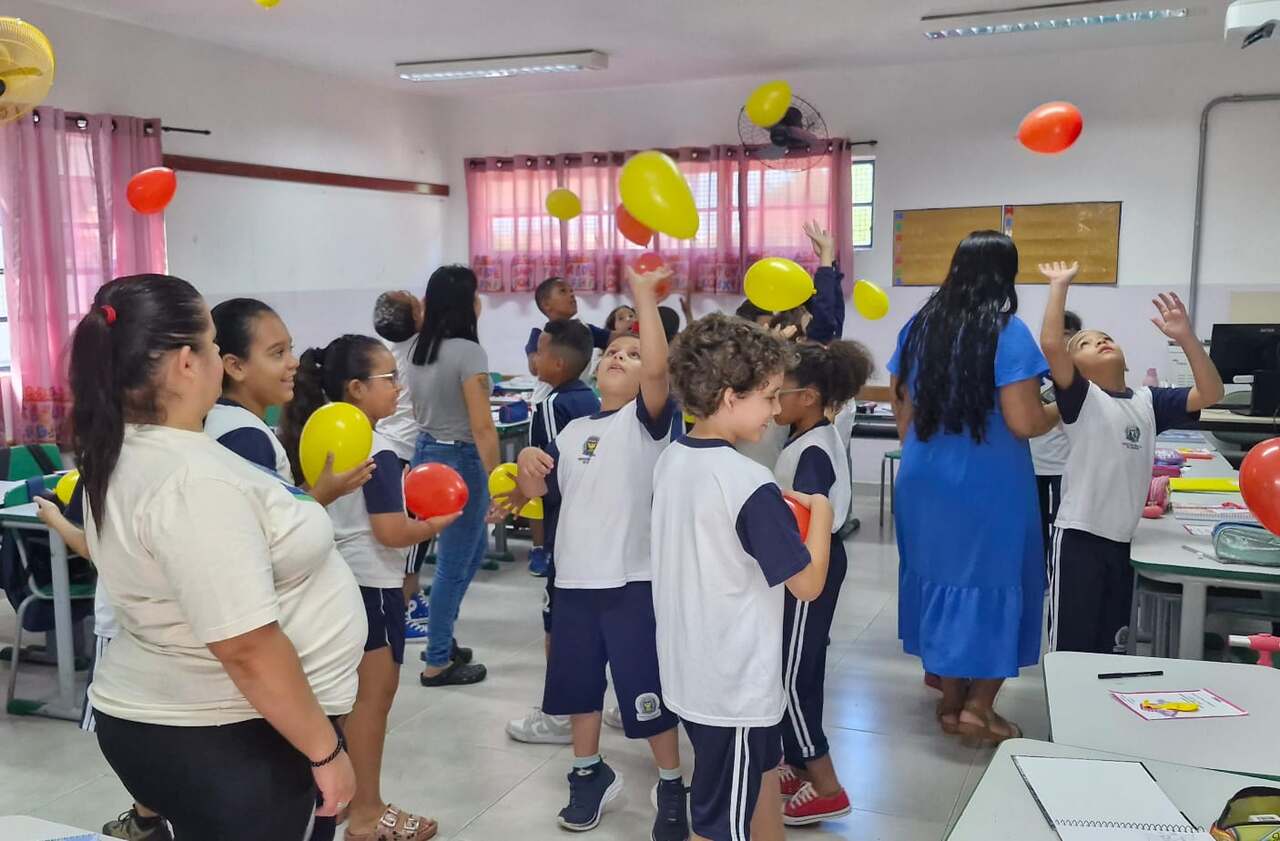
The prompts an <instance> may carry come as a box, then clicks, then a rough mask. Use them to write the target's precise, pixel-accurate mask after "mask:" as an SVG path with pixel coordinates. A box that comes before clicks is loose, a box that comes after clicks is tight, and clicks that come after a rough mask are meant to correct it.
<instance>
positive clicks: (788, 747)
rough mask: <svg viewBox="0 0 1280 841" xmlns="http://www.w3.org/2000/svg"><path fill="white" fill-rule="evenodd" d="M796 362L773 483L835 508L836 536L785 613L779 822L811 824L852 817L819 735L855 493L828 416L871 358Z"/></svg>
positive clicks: (835, 348)
mask: <svg viewBox="0 0 1280 841" xmlns="http://www.w3.org/2000/svg"><path fill="white" fill-rule="evenodd" d="M796 353H797V355H798V360H797V362H796V364H795V365H794V366H793V367H792V368H791V369H790V370H789V371H788V372H787V374H786V376H785V377H784V378H783V381H782V390H781V391H780V392H779V393H778V402H779V404H780V405H781V407H782V409H781V411H779V412H778V414H777V415H776V416H775V417H774V420H775V421H776V422H777V424H778V425H779V426H781V427H783V428H784V429H786V430H787V431H788V438H787V441H786V444H785V445H784V446H783V448H782V454H781V455H780V456H779V457H778V463H777V465H776V466H775V467H774V471H773V473H774V477H775V478H776V480H777V482H778V485H779V487H781V488H782V490H783V491H799V492H800V493H809V494H821V495H822V496H825V497H826V498H827V499H828V500H830V502H831V511H832V525H831V529H832V532H833V534H832V537H831V552H830V561H829V564H828V567H827V580H826V584H825V585H824V586H823V588H822V595H820V596H818V598H816V599H814V600H813V601H811V602H803V601H800V600H799V599H797V598H796V597H795V596H793V595H791V593H790V592H788V593H787V594H786V596H785V599H786V612H785V614H784V616H783V651H784V655H783V656H784V659H783V689H784V690H785V692H786V696H787V713H786V717H785V718H784V720H783V723H782V747H783V758H784V763H783V765H782V766H781V767H780V768H779V776H780V784H781V788H782V795H783V797H786V798H788V800H787V803H786V806H785V807H784V808H783V822H784V823H786V824H787V825H788V826H798V825H802V824H810V823H817V822H819V821H823V820H828V819H831V818H837V817H841V816H843V815H847V814H849V811H850V806H849V796H848V795H847V794H846V793H845V790H844V788H843V787H842V786H841V785H840V781H839V779H838V778H837V777H836V772H835V767H834V765H833V764H832V762H831V755H830V748H829V745H828V742H827V737H826V734H825V733H824V732H823V730H822V702H823V693H824V689H825V684H826V670H827V645H828V638H829V635H830V633H831V623H832V621H833V620H834V619H835V610H836V600H837V599H838V598H839V597H840V587H841V585H842V584H844V577H845V573H846V572H847V570H848V560H847V559H846V557H845V550H844V542H843V541H842V540H840V538H839V537H837V536H835V533H836V532H839V530H840V528H841V527H842V526H843V525H844V523H845V521H846V520H847V519H848V516H849V510H850V508H851V503H852V496H853V483H852V480H851V478H850V476H849V454H848V448H847V447H846V446H845V440H844V439H842V438H841V437H840V435H839V433H838V432H837V431H836V427H835V425H834V424H833V423H832V422H831V420H829V418H828V415H829V414H830V413H834V412H835V411H837V410H838V409H839V408H840V407H841V406H843V405H844V404H845V403H847V402H848V401H849V400H851V399H853V396H854V395H855V394H857V393H858V389H860V388H862V385H863V383H865V382H866V381H867V377H869V376H870V375H871V369H872V366H873V363H872V361H871V353H870V351H868V350H867V348H866V347H865V346H863V345H862V344H860V343H858V342H852V341H847V340H844V339H837V340H836V341H833V342H831V343H830V344H828V345H825V346H824V345H820V344H817V343H813V342H802V343H800V344H799V345H797V346H796Z"/></svg>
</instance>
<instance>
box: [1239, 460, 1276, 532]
mask: <svg viewBox="0 0 1280 841" xmlns="http://www.w3.org/2000/svg"><path fill="white" fill-rule="evenodd" d="M1240 493H1241V494H1242V495H1243V496H1244V503H1245V505H1248V506H1249V510H1250V511H1252V512H1253V514H1254V516H1255V517H1257V518H1258V522H1259V523H1262V525H1264V526H1266V527H1267V529H1268V530H1270V531H1271V533H1272V534H1280V438H1270V439H1268V440H1266V441H1263V442H1262V443H1260V444H1254V445H1253V449H1252V450H1250V451H1249V454H1248V455H1247V456H1245V457H1244V461H1243V462H1241V464H1240Z"/></svg>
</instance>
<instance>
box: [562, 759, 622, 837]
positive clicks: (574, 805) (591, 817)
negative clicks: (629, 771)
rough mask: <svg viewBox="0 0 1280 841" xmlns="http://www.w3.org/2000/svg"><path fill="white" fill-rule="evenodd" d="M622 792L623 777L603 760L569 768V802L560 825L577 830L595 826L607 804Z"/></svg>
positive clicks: (580, 830)
mask: <svg viewBox="0 0 1280 841" xmlns="http://www.w3.org/2000/svg"><path fill="white" fill-rule="evenodd" d="M621 793H622V777H621V776H620V775H619V774H617V773H615V772H614V770H613V769H612V768H610V767H609V766H608V765H606V764H605V762H604V760H603V759H602V760H600V761H599V762H597V763H596V764H595V765H592V766H591V767H590V768H574V769H573V770H571V771H570V772H569V805H568V806H565V807H564V808H563V809H561V810H560V817H559V820H560V825H561V826H562V827H564V828H565V829H570V830H573V831H574V832H586V831H587V830H588V829H595V828H596V826H597V825H598V824H599V823H600V814H601V813H602V812H604V807H605V804H607V803H608V802H609V801H610V800H613V799H614V798H615V797H617V796H618V795H619V794H621Z"/></svg>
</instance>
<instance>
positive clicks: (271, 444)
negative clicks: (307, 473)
mask: <svg viewBox="0 0 1280 841" xmlns="http://www.w3.org/2000/svg"><path fill="white" fill-rule="evenodd" d="M204 431H205V434H206V435H208V436H209V437H210V438H212V439H213V440H215V441H217V442H218V443H219V444H221V445H222V446H224V447H226V448H227V449H228V450H231V452H233V453H235V454H236V455H238V456H240V457H241V458H243V459H244V460H246V461H251V462H253V463H254V464H256V465H258V466H259V467H265V468H266V469H267V470H270V471H271V472H272V473H274V474H276V475H277V476H279V477H280V478H281V479H284V480H285V481H286V482H288V483H289V484H293V470H292V469H291V468H290V467H289V456H288V454H287V453H285V451H284V446H283V445H282V444H281V443H280V439H279V438H277V437H276V435H275V433H274V432H272V431H271V427H269V426H267V423H266V421H264V420H263V419H262V418H260V417H258V416H257V415H255V414H254V413H253V412H250V411H249V410H248V409H246V408H245V407H244V406H241V405H240V404H239V403H237V402H235V401H234V400H228V399H226V398H225V397H222V398H219V399H218V403H217V405H215V406H214V407H213V408H212V409H211V410H209V414H208V416H206V417H205V419H204Z"/></svg>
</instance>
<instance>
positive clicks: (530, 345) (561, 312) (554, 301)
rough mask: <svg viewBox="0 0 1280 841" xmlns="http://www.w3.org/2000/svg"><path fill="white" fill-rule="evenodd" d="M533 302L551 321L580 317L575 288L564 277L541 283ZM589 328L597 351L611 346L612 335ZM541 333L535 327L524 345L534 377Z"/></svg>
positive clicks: (592, 325) (593, 327)
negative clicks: (610, 338) (535, 357)
mask: <svg viewBox="0 0 1280 841" xmlns="http://www.w3.org/2000/svg"><path fill="white" fill-rule="evenodd" d="M533 302H534V304H536V305H537V307H538V311H539V312H541V313H542V314H543V315H545V316H546V317H547V319H548V320H549V321H555V320H557V319H561V318H574V319H576V318H577V317H578V298H577V296H575V295H574V294H573V287H572V286H570V285H569V284H568V282H566V281H565V279H564V278H562V277H549V278H547V279H546V280H544V281H542V283H539V284H538V286H537V288H536V289H534V290H533ZM587 328H588V329H589V330H590V331H591V344H592V345H593V346H594V347H595V348H596V349H597V350H604V349H605V347H606V346H608V344H609V337H610V336H611V335H612V333H610V331H608V330H606V329H605V328H603V327H597V326H596V325H594V324H588V325H587ZM541 333H542V330H541V329H540V328H538V327H534V328H533V329H532V330H531V331H530V332H529V340H528V341H527V342H525V345H524V353H525V356H526V357H528V359H529V373H530V374H533V375H534V376H537V374H538V372H537V371H536V370H534V364H533V358H534V354H536V353H537V352H538V336H539V335H541Z"/></svg>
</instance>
